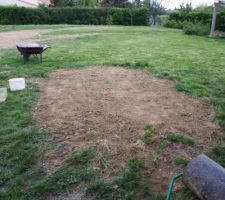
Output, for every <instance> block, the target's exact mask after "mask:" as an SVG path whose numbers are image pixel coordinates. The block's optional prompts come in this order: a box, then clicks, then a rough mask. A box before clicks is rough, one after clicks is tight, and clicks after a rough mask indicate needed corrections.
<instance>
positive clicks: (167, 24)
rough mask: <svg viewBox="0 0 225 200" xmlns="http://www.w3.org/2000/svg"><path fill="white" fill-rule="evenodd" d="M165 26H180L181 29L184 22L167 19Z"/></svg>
mask: <svg viewBox="0 0 225 200" xmlns="http://www.w3.org/2000/svg"><path fill="white" fill-rule="evenodd" d="M163 26H165V27H168V28H178V29H181V28H183V23H182V22H177V21H175V20H170V19H168V20H166V21H165V23H164V24H163Z"/></svg>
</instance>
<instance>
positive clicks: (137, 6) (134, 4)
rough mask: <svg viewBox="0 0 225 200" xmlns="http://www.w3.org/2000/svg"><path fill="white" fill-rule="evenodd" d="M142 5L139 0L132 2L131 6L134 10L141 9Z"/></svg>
mask: <svg viewBox="0 0 225 200" xmlns="http://www.w3.org/2000/svg"><path fill="white" fill-rule="evenodd" d="M142 3H143V2H142V1H141V0H134V1H133V2H132V4H133V6H134V7H135V8H139V7H141V6H142V5H143V4H142Z"/></svg>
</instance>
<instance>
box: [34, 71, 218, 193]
mask: <svg viewBox="0 0 225 200" xmlns="http://www.w3.org/2000/svg"><path fill="white" fill-rule="evenodd" d="M38 82H39V86H40V96H39V99H38V102H37V104H36V106H35V107H34V109H33V115H34V117H35V119H36V120H37V121H38V123H39V125H40V126H41V127H44V128H47V129H48V130H50V131H52V132H53V133H54V136H53V139H54V140H56V141H58V142H60V143H62V144H63V145H64V146H65V148H66V149H67V152H68V154H69V153H70V152H72V151H74V150H76V149H79V148H84V147H89V146H95V147H97V148H98V149H99V151H98V152H99V153H98V156H97V157H96V159H95V161H94V162H93V166H94V167H95V168H96V169H98V170H100V171H101V173H102V174H103V176H104V177H105V178H109V177H110V176H111V175H112V174H114V173H116V172H117V171H119V170H121V169H123V168H124V167H125V166H126V162H127V160H128V159H129V158H130V157H133V156H138V157H140V158H141V159H143V160H144V161H145V175H146V176H147V177H149V179H150V181H151V183H152V184H153V185H154V186H155V187H156V188H157V189H158V190H159V191H165V190H166V188H167V185H168V181H169V179H170V177H171V176H172V175H173V174H174V173H177V172H179V171H181V170H182V169H181V168H180V167H177V166H175V164H174V163H173V156H174V155H181V156H183V157H185V158H186V159H191V158H192V157H193V156H195V155H197V154H199V153H200V152H203V151H204V150H206V149H207V148H209V147H210V146H213V145H214V143H215V141H214V140H215V136H216V133H217V132H218V131H219V127H218V125H216V124H214V123H213V122H212V115H211V110H210V108H209V107H208V106H207V105H205V104H203V103H202V102H201V101H199V100H198V99H194V98H191V97H188V96H186V95H185V94H183V93H179V92H177V91H175V89H174V82H173V81H170V80H166V79H159V78H155V77H153V76H152V75H151V74H149V73H148V72H145V71H142V70H135V69H127V68H121V67H89V68H83V69H72V70H71V69H70V70H58V71H55V72H54V73H52V74H51V76H50V79H49V80H41V81H38ZM146 124H154V125H155V126H156V133H155V134H154V136H153V138H152V142H151V143H150V144H148V145H146V144H145V143H143V142H142V141H141V140H140V136H141V135H143V132H144V131H143V129H144V127H145V125H146ZM168 132H178V133H182V134H184V135H188V136H191V137H192V138H193V139H194V140H195V145H192V146H191V145H185V144H181V143H170V142H168V141H167V140H166V139H165V138H166V135H167V134H168ZM64 159H65V158H64V157H57V156H54V155H52V153H49V154H48V155H43V157H42V160H43V163H44V165H45V168H46V170H47V171H52V170H54V169H55V167H57V166H59V165H60V164H61V163H62V162H63V161H64ZM102 161H104V163H105V164H104V165H102Z"/></svg>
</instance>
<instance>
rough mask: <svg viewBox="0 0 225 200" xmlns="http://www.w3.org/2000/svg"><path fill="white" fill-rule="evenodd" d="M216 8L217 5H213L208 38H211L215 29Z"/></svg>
mask: <svg viewBox="0 0 225 200" xmlns="http://www.w3.org/2000/svg"><path fill="white" fill-rule="evenodd" d="M216 7H217V3H214V6H213V17H212V25H211V31H210V37H213V33H214V31H215V27H216Z"/></svg>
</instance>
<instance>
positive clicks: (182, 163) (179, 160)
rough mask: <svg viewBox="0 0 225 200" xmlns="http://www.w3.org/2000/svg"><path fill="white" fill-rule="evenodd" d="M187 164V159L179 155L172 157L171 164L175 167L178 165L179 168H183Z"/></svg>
mask: <svg viewBox="0 0 225 200" xmlns="http://www.w3.org/2000/svg"><path fill="white" fill-rule="evenodd" d="M188 162H189V161H188V160H187V159H185V158H184V157H182V156H180V155H178V156H175V157H173V163H174V164H175V165H180V166H183V167H184V166H186V165H187V164H188Z"/></svg>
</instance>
